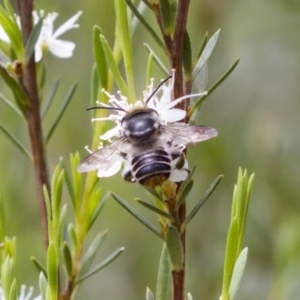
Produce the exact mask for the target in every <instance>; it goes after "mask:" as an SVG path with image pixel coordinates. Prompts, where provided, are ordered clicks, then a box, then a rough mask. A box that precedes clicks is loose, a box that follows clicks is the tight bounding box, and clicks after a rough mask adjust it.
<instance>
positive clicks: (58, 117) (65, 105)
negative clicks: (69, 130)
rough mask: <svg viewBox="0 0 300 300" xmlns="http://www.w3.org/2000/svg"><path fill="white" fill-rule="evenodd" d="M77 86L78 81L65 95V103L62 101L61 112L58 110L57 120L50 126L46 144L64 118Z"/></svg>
mask: <svg viewBox="0 0 300 300" xmlns="http://www.w3.org/2000/svg"><path fill="white" fill-rule="evenodd" d="M77 86H78V83H77V82H75V83H73V84H72V85H71V87H70V89H69V91H68V92H67V94H66V96H65V99H64V101H63V103H62V105H61V107H60V110H59V112H58V114H57V116H56V118H55V120H54V122H53V124H52V126H51V128H50V130H49V132H48V134H47V137H46V144H47V143H48V142H49V140H50V138H51V136H52V134H53V132H54V130H55V128H56V126H57V125H58V123H59V121H60V119H61V118H62V116H63V114H64V112H65V110H66V108H67V106H68V105H69V103H70V100H71V99H72V97H73V95H74V92H75V90H76V88H77Z"/></svg>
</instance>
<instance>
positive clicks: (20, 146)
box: [0, 122, 33, 162]
mask: <svg viewBox="0 0 300 300" xmlns="http://www.w3.org/2000/svg"><path fill="white" fill-rule="evenodd" d="M0 129H1V130H2V131H3V132H4V133H5V135H6V136H7V137H8V138H9V139H10V140H11V141H12V142H13V144H14V145H15V146H16V147H17V148H18V149H19V150H21V152H23V154H25V156H26V157H27V158H28V159H29V160H30V161H31V162H32V161H33V157H32V155H31V153H30V152H29V151H28V150H27V149H26V147H25V146H24V145H23V144H22V142H21V141H20V140H19V139H18V138H17V137H16V136H14V135H13V134H12V133H10V132H9V131H8V129H6V128H5V126H4V125H3V124H2V123H1V122H0Z"/></svg>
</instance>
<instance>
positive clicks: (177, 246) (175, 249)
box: [166, 225, 183, 272]
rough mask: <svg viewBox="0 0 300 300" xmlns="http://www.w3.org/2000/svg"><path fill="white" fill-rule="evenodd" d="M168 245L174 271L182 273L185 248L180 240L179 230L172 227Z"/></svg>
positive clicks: (167, 237)
mask: <svg viewBox="0 0 300 300" xmlns="http://www.w3.org/2000/svg"><path fill="white" fill-rule="evenodd" d="M166 245H167V248H168V252H169V256H170V260H171V263H172V270H173V271H175V272H180V271H182V269H183V248H182V244H181V239H180V233H179V231H178V230H177V228H176V227H175V226H173V225H171V226H170V227H169V229H168V231H167V235H166Z"/></svg>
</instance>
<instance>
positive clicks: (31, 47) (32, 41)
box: [25, 17, 44, 65]
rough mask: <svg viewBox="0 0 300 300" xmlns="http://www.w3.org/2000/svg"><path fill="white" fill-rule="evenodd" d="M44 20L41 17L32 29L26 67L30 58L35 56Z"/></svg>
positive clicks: (27, 45) (27, 44)
mask: <svg viewBox="0 0 300 300" xmlns="http://www.w3.org/2000/svg"><path fill="white" fill-rule="evenodd" d="M43 22H44V18H43V17H41V18H40V20H39V21H38V23H37V24H36V25H35V26H34V27H33V28H32V31H31V32H30V35H29V37H28V40H27V43H26V47H25V65H27V63H28V61H29V59H30V57H31V56H32V54H33V51H34V47H35V44H36V43H37V40H38V38H39V36H40V33H41V29H42V26H43Z"/></svg>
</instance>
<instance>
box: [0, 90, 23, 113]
mask: <svg viewBox="0 0 300 300" xmlns="http://www.w3.org/2000/svg"><path fill="white" fill-rule="evenodd" d="M0 99H2V100H3V102H4V103H5V104H6V105H7V106H9V107H10V108H11V109H12V110H13V111H14V112H15V113H17V114H18V115H19V116H20V117H24V115H23V114H22V112H21V111H20V110H19V109H18V108H17V107H16V106H15V105H14V104H13V103H12V102H11V101H10V100H8V99H7V98H6V97H5V96H4V95H3V94H1V93H0Z"/></svg>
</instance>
